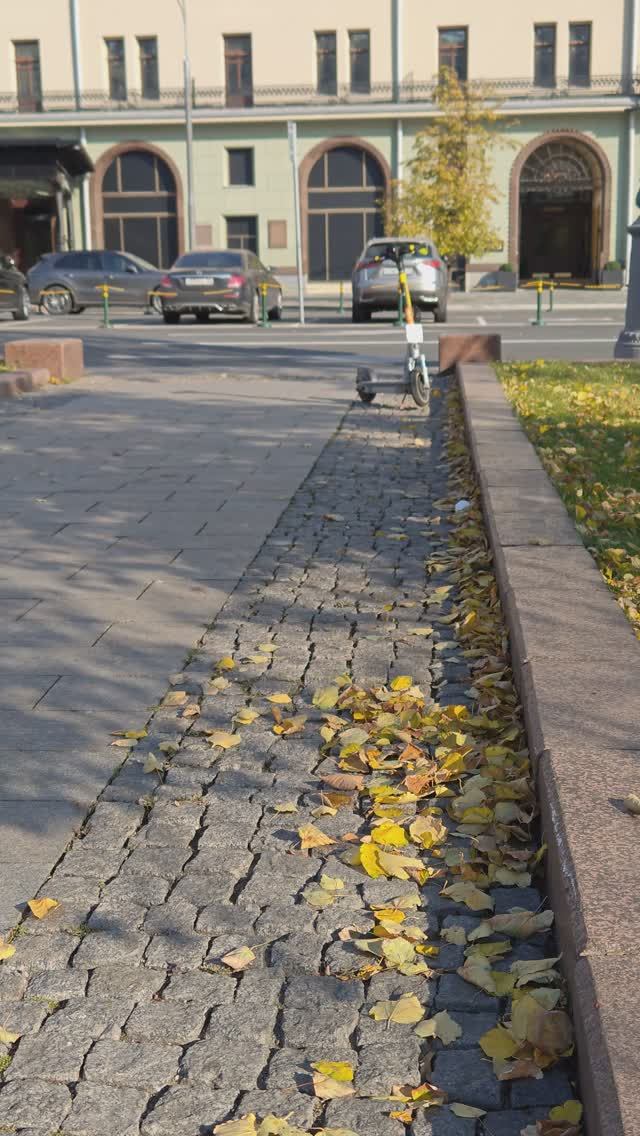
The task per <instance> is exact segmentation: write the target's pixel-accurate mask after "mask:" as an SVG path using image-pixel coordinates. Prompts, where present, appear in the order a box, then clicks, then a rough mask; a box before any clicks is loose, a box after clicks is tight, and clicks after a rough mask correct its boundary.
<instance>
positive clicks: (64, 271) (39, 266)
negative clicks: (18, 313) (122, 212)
mask: <svg viewBox="0 0 640 1136" xmlns="http://www.w3.org/2000/svg"><path fill="white" fill-rule="evenodd" d="M161 278H162V271H161V269H159V268H155V267H154V265H153V264H149V263H148V262H147V261H146V260H141V258H140V257H139V256H134V255H133V254H132V253H130V252H113V251H111V250H107V249H103V250H100V249H94V250H92V251H91V252H88V251H86V250H84V251H80V250H79V251H77V252H54V253H46V254H45V255H44V256H41V257H40V260H39V261H38V262H37V263H36V264H34V266H33V268H30V269H29V271H28V273H27V280H28V282H29V294H30V296H31V302H32V303H33V304H37V305H38V306H39V307H42V308H44V310H45V312H48V313H49V315H51V316H61V315H68V314H69V313H70V312H81V311H83V310H84V308H88V307H92V306H95V305H97V304H102V286H103V285H104V284H108V285H109V289H110V290H109V303H110V304H112V305H113V304H120V305H121V304H127V305H128V306H129V307H131V306H132V305H133V306H136V307H147V306H148V305H151V306H152V307H155V308H157V309H158V310H159V307H160V303H159V301H158V300H157V299H156V298H155V289H156V286H157V285H158V284H159V282H160V280H161Z"/></svg>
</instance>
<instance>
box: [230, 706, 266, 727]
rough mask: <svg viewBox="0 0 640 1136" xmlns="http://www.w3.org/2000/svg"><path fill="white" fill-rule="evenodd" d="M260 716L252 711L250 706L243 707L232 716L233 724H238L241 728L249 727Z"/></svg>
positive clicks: (255, 711)
mask: <svg viewBox="0 0 640 1136" xmlns="http://www.w3.org/2000/svg"><path fill="white" fill-rule="evenodd" d="M259 717H260V715H259V713H258V711H257V710H252V709H251V707H250V706H243V707H242V709H241V710H238V713H237V714H235V715H234V722H238V723H239V724H240V725H241V726H250V725H251V723H252V722H255V720H256V718H259Z"/></svg>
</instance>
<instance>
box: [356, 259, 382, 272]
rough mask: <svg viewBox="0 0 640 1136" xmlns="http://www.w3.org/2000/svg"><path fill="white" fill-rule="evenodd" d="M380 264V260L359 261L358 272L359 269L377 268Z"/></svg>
mask: <svg viewBox="0 0 640 1136" xmlns="http://www.w3.org/2000/svg"><path fill="white" fill-rule="evenodd" d="M379 263H380V261H378V260H359V261H358V263H357V264H356V270H357V269H359V268H375V267H376V265H378V264H379Z"/></svg>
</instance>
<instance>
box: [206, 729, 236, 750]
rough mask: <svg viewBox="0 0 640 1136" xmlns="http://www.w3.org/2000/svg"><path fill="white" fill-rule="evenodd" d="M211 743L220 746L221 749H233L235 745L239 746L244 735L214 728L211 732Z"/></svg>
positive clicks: (209, 739)
mask: <svg viewBox="0 0 640 1136" xmlns="http://www.w3.org/2000/svg"><path fill="white" fill-rule="evenodd" d="M208 741H209V744H210V745H212V746H218V747H219V748H220V749H233V748H234V746H239V745H240V743H241V741H242V737H241V735H240V734H230V733H228V732H227V731H226V730H213V731H212V732H211V733H210V734H209V738H208Z"/></svg>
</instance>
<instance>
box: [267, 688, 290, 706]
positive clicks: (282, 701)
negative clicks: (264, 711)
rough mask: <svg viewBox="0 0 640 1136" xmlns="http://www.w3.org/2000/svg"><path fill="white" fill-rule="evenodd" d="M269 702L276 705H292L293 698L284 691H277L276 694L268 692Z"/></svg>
mask: <svg viewBox="0 0 640 1136" xmlns="http://www.w3.org/2000/svg"><path fill="white" fill-rule="evenodd" d="M267 702H273V703H274V704H275V705H276V706H290V705H291V699H290V697H289V695H288V694H285V693H284V691H277V692H276V693H275V694H267Z"/></svg>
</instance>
